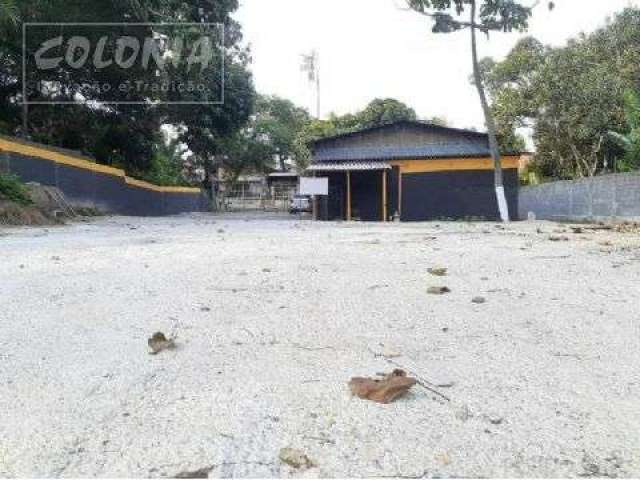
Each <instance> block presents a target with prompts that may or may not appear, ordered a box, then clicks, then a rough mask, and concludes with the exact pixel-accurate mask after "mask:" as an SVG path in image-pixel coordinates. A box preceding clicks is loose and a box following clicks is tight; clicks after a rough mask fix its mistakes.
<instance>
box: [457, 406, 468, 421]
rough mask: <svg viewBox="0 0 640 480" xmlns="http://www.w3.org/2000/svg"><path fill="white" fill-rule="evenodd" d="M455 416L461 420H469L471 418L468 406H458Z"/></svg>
mask: <svg viewBox="0 0 640 480" xmlns="http://www.w3.org/2000/svg"><path fill="white" fill-rule="evenodd" d="M456 418H457V419H458V420H460V421H462V422H466V421H467V420H469V419H470V418H471V412H470V411H469V407H468V406H466V405H463V406H462V407H460V409H459V410H458V411H457V412H456Z"/></svg>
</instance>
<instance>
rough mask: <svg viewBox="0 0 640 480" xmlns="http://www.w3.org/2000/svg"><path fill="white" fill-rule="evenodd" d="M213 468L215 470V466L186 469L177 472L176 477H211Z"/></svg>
mask: <svg viewBox="0 0 640 480" xmlns="http://www.w3.org/2000/svg"><path fill="white" fill-rule="evenodd" d="M211 470H213V467H203V468H199V469H198V470H193V471H184V472H180V473H177V474H176V475H175V477H174V478H209V473H211Z"/></svg>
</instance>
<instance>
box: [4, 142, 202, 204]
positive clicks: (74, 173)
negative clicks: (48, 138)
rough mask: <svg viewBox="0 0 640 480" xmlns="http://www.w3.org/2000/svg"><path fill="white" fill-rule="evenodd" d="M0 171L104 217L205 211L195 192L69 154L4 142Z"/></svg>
mask: <svg viewBox="0 0 640 480" xmlns="http://www.w3.org/2000/svg"><path fill="white" fill-rule="evenodd" d="M0 170H1V171H4V172H8V173H12V174H14V175H16V176H18V177H19V178H20V179H21V180H22V181H23V182H37V183H39V184H41V185H48V186H53V187H58V188H59V189H60V190H61V191H62V192H63V193H64V195H65V197H66V198H67V200H68V201H69V203H71V204H72V205H76V206H83V207H93V208H97V209H98V210H100V211H102V212H105V213H112V214H118V215H133V216H163V215H176V214H180V213H187V212H204V211H208V210H209V202H208V200H207V197H206V196H205V195H204V194H203V193H202V191H200V189H197V188H182V187H160V186H157V185H153V184H150V183H147V182H142V181H139V180H135V179H132V178H129V177H127V176H126V175H125V174H124V172H123V171H122V170H119V169H115V168H111V167H107V166H104V165H98V164H96V163H93V162H91V161H89V160H87V159H83V158H82V157H79V156H77V155H74V154H72V153H71V152H66V151H63V150H59V149H51V148H49V147H46V146H44V145H39V144H34V143H31V142H24V141H22V140H16V139H9V138H7V137H2V138H0Z"/></svg>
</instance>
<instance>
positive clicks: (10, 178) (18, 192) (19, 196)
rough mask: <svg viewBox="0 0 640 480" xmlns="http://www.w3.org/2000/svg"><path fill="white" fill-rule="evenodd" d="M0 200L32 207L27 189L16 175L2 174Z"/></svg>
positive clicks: (0, 177)
mask: <svg viewBox="0 0 640 480" xmlns="http://www.w3.org/2000/svg"><path fill="white" fill-rule="evenodd" d="M0 199H3V200H10V201H12V202H16V203H19V204H21V205H31V204H32V203H33V202H32V200H31V197H30V196H29V191H28V190H27V187H25V186H24V184H23V183H22V182H21V181H20V180H19V179H18V177H16V176H15V175H9V174H4V173H0Z"/></svg>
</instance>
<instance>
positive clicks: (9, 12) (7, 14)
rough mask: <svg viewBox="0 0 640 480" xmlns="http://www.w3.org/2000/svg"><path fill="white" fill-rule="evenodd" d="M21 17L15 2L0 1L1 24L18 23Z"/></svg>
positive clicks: (11, 0)
mask: <svg viewBox="0 0 640 480" xmlns="http://www.w3.org/2000/svg"><path fill="white" fill-rule="evenodd" d="M19 16H20V12H19V11H18V7H17V6H16V3H15V1H14V0H0V23H17V22H18V18H19Z"/></svg>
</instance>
